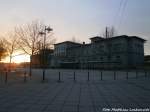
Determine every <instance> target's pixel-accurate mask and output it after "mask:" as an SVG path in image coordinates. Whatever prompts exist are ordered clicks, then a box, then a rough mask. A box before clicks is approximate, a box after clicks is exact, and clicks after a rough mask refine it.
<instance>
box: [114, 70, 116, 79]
mask: <svg viewBox="0 0 150 112" xmlns="http://www.w3.org/2000/svg"><path fill="white" fill-rule="evenodd" d="M114 80H116V71H114Z"/></svg>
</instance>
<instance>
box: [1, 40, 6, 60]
mask: <svg viewBox="0 0 150 112" xmlns="http://www.w3.org/2000/svg"><path fill="white" fill-rule="evenodd" d="M6 56H7V49H6V46H5V44H4V39H1V40H0V61H1V60H2V59H3V58H5V57H6Z"/></svg>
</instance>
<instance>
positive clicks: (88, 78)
mask: <svg viewBox="0 0 150 112" xmlns="http://www.w3.org/2000/svg"><path fill="white" fill-rule="evenodd" d="M89 80H90V76H89V71H88V81H89Z"/></svg>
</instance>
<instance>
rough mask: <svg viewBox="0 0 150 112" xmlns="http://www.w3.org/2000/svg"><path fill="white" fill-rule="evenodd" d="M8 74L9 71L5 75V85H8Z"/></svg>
mask: <svg viewBox="0 0 150 112" xmlns="http://www.w3.org/2000/svg"><path fill="white" fill-rule="evenodd" d="M7 75H8V73H7V71H6V73H5V83H7V78H8V76H7Z"/></svg>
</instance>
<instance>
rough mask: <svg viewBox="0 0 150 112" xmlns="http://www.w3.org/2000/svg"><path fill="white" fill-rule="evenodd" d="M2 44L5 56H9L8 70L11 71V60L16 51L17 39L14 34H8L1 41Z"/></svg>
mask: <svg viewBox="0 0 150 112" xmlns="http://www.w3.org/2000/svg"><path fill="white" fill-rule="evenodd" d="M3 42H4V44H5V47H6V50H7V54H8V56H9V70H11V63H12V58H13V57H15V55H14V53H15V51H17V50H18V47H19V46H18V42H19V39H18V38H17V36H16V35H15V33H14V32H9V33H7V35H6V36H5V38H4V39H3Z"/></svg>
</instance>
